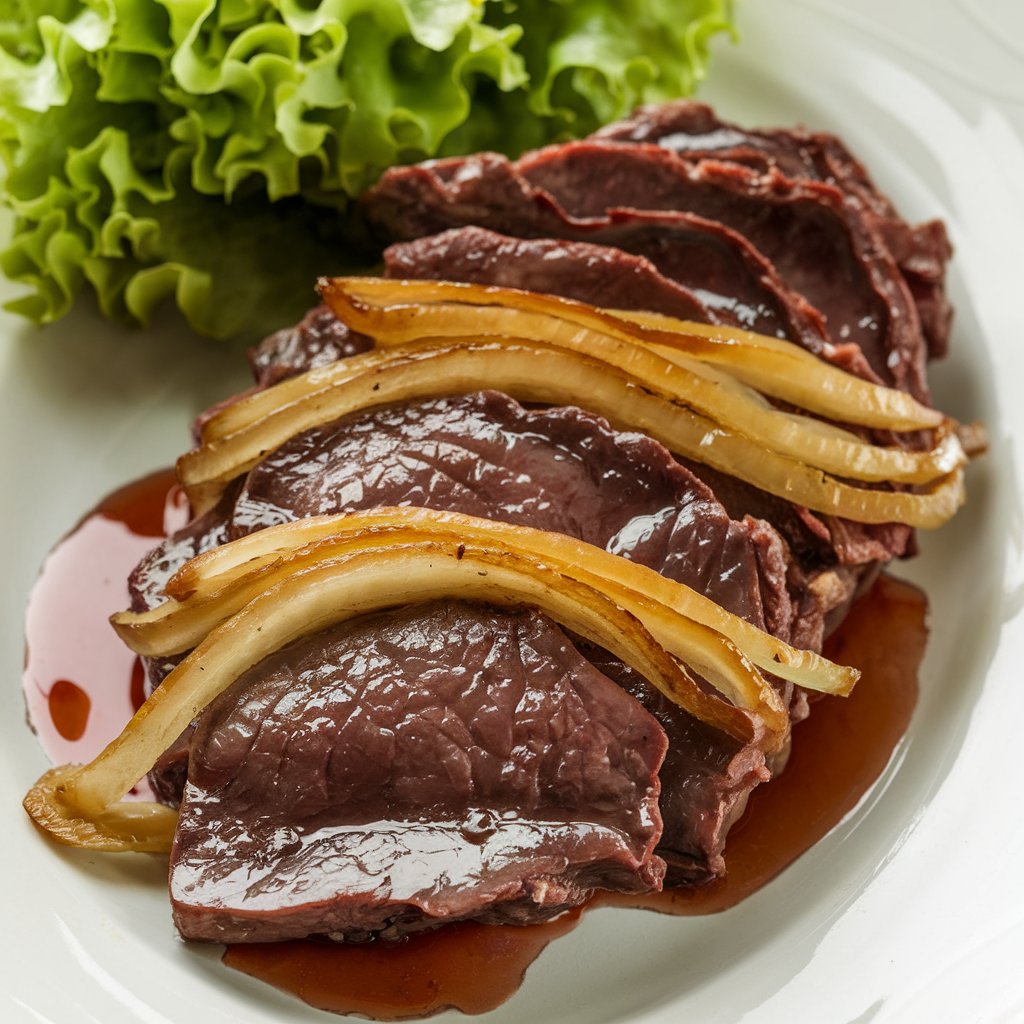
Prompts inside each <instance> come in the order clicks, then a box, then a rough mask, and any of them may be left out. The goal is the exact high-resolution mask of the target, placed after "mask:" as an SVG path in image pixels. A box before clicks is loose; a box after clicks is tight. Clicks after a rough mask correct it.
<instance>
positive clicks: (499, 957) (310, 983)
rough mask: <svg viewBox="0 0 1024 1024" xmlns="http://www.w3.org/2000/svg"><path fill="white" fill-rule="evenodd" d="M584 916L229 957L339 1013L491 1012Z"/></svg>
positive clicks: (284, 945) (287, 946) (259, 949)
mask: <svg viewBox="0 0 1024 1024" xmlns="http://www.w3.org/2000/svg"><path fill="white" fill-rule="evenodd" d="M580 914H581V911H580V910H575V911H573V912H571V913H568V914H563V915H562V916H561V917H559V918H558V919H557V920H555V921H549V922H547V923H545V924H534V925H527V926H525V927H517V926H515V925H486V924H477V923H475V922H473V921H464V922H461V923H459V924H453V925H449V926H448V927H446V928H438V929H436V930H434V931H429V932H419V933H418V934H414V935H407V936H405V937H404V938H402V939H399V940H397V941H395V942H367V943H359V944H351V945H338V944H336V943H333V942H313V941H299V942H268V943H246V944H241V943H240V944H236V945H232V946H229V947H228V949H227V952H226V953H225V954H224V963H226V964H227V965H228V966H229V967H234V968H236V969H237V970H239V971H244V972H245V973H246V974H250V975H252V976H253V977H255V978H259V979H260V980H261V981H266V982H269V983H270V984H271V985H276V986H277V987H278V988H281V989H284V990H285V991H286V992H291V993H292V994H293V995H296V996H298V997H299V998H300V999H302V1000H304V1001H305V1002H307V1003H309V1004H310V1005H312V1006H316V1007H318V1008H319V1009H321V1010H331V1011H333V1012H334V1013H358V1014H363V1015H364V1016H367V1017H370V1018H372V1019H373V1020H401V1019H403V1018H409V1017H426V1016H428V1015H430V1014H433V1013H437V1012H438V1011H439V1010H444V1009H449V1008H451V1009H456V1010H461V1011H462V1012H463V1013H486V1012H487V1011H488V1010H493V1009H494V1008H495V1007H497V1006H500V1005H501V1004H502V1003H504V1002H505V1001H506V1000H507V999H509V998H510V997H511V996H512V995H513V994H514V993H515V992H516V990H517V989H518V988H519V986H520V985H521V984H522V981H523V975H524V974H525V973H526V969H527V967H529V966H530V964H531V963H533V961H534V960H536V959H537V957H538V956H539V955H540V954H541V951H542V950H543V949H544V947H545V946H546V945H547V944H548V943H549V942H551V941H552V940H553V939H557V938H558V937H559V936H561V935H565V934H566V933H567V932H570V931H572V929H573V928H575V927H576V925H577V924H578V923H579V919H580Z"/></svg>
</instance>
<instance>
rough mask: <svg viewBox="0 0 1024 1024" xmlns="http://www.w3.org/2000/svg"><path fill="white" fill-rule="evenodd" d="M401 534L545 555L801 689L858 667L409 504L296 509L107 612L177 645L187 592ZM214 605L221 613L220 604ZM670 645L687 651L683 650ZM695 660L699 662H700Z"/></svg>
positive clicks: (234, 583) (158, 648)
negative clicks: (129, 607) (298, 515)
mask: <svg viewBox="0 0 1024 1024" xmlns="http://www.w3.org/2000/svg"><path fill="white" fill-rule="evenodd" d="M402 536H407V537H415V538H416V539H421V538H429V537H434V538H441V539H445V540H450V541H453V542H455V543H459V542H461V541H462V540H464V539H469V540H472V541H473V542H474V543H476V544H480V545H490V546H494V547H499V548H501V549H502V550H505V549H511V550H514V551H517V552H518V553H520V554H522V555H523V556H525V557H529V558H533V559H540V560H543V561H544V562H545V563H547V564H552V565H554V566H555V567H556V568H557V569H558V570H559V571H560V572H563V573H566V574H569V575H572V574H574V573H577V572H579V573H585V574H586V576H587V582H589V583H590V584H591V585H593V586H596V587H598V588H599V589H601V590H602V591H603V592H605V593H608V596H610V597H612V598H613V599H614V600H615V601H617V602H618V603H619V604H620V605H622V606H623V607H625V608H626V609H627V610H628V611H630V612H632V613H633V614H634V615H637V616H638V617H639V618H641V619H644V615H643V609H642V606H641V605H640V604H639V603H638V602H637V601H636V598H637V597H643V598H646V599H648V600H649V601H653V602H655V603H656V604H657V605H659V606H660V607H662V608H665V609H669V610H670V611H671V612H673V613H674V614H675V615H677V616H679V617H682V618H685V619H688V620H691V621H693V622H697V623H700V624H701V625H702V626H705V627H708V628H709V629H710V630H713V631H714V632H715V633H717V634H721V635H722V636H723V637H726V638H728V639H729V640H730V641H732V643H733V644H735V645H736V647H738V648H739V650H740V651H741V652H742V653H743V654H744V655H745V656H746V657H747V658H748V659H749V660H750V661H751V662H753V663H754V664H755V665H757V666H758V668H760V669H762V670H763V671H766V672H770V673H772V674H773V675H776V676H778V677H779V678H782V679H786V680H788V681H790V682H793V683H797V684H798V685H800V686H804V687H806V688H807V689H811V690H817V691H820V692H823V693H830V694H835V695H840V696H846V695H847V694H849V693H850V691H851V690H852V689H853V687H854V684H855V683H856V682H857V679H858V678H859V677H860V673H859V672H858V671H857V670H856V669H853V668H849V667H847V666H844V665H837V664H835V663H833V662H831V661H829V660H828V659H826V658H823V657H821V656H820V655H818V654H815V653H814V652H813V651H804V650H798V649H797V648H795V647H792V646H790V645H789V644H787V643H785V642H784V641H782V640H779V639H777V638H776V637H773V636H772V635H771V634H769V633H765V632H763V631H762V630H760V629H758V628H757V627H755V626H752V625H751V624H750V623H749V622H746V621H745V620H744V619H741V618H739V616H736V615H733V614H731V613H730V612H728V611H726V610H725V609H724V608H722V607H721V606H720V605H718V604H716V603H715V602H714V601H712V600H711V599H710V598H708V597H705V596H704V595H703V594H701V593H699V592H698V591H695V590H693V589H692V588H690V587H688V586H686V585H685V584H683V583H678V582H676V581H675V580H671V579H668V578H666V577H664V576H662V575H661V574H660V573H658V572H656V571H655V570H654V569H651V568H648V567H647V566H645V565H641V564H639V563H637V562H633V561H630V560H629V559H626V558H622V557H621V556H619V555H614V554H611V553H610V552H608V551H605V550H604V549H603V548H599V547H596V546H595V545H593V544H588V543H586V542H585V541H582V540H577V539H576V538H573V537H569V536H566V535H565V534H560V533H553V532H548V531H545V530H537V529H533V528H531V527H526V526H512V525H510V524H508V523H498V522H493V521H491V520H488V519H480V518H477V517H475V516H468V515H464V514H462V513H458V512H438V511H435V510H433V509H425V508H416V507H409V506H403V507H397V508H378V509H373V510H372V511H368V512H349V513H346V514H343V515H333V516H314V517H309V518H305V519H298V520H295V521H294V522H290V523H282V524H279V525H276V526H271V527H268V528H266V529H264V530H259V531H257V532H256V533H253V534H249V535H247V536H244V537H240V538H238V539H237V540H234V541H231V542H230V543H227V544H222V545H220V546H219V547H216V548H213V549H211V550H210V551H206V552H203V553H202V554H200V555H197V556H196V557H195V558H193V559H191V560H190V561H188V562H186V563H185V565H183V566H182V567H181V568H180V569H179V570H178V571H177V572H176V573H175V574H174V576H172V577H171V579H170V580H169V581H168V583H167V587H166V593H167V595H168V596H169V597H170V598H172V600H171V601H168V602H166V603H165V604H162V605H160V606H158V607H157V608H155V609H153V610H152V611H149V612H141V613H127V612H125V613H120V614H118V615H114V616H113V617H112V618H111V622H112V623H113V624H114V628H115V629H117V630H118V632H119V633H120V635H121V637H122V639H123V640H124V642H125V643H126V644H127V645H128V646H129V647H131V648H133V649H134V650H136V651H139V652H141V653H144V654H168V653H177V651H178V650H187V649H188V647H190V646H192V645H193V644H194V643H195V642H197V641H198V639H199V638H200V637H201V635H202V634H203V632H204V629H205V627H198V633H193V634H188V635H187V636H186V637H185V638H184V639H183V640H182V639H180V638H179V640H178V642H177V643H174V644H173V645H170V646H169V645H168V643H167V640H166V638H165V636H164V635H163V631H164V630H167V629H168V628H169V623H168V619H170V618H176V617H180V615H181V614H182V613H183V612H184V611H185V610H186V606H190V602H191V607H196V606H197V605H199V606H200V607H205V606H206V604H207V603H208V602H211V601H214V600H223V599H226V598H228V597H229V592H230V595H231V599H232V600H235V601H239V600H241V599H242V598H241V594H242V590H243V587H244V588H255V587H258V586H259V587H263V586H265V585H264V584H263V583H262V580H263V579H264V578H265V577H266V575H267V574H269V573H270V572H271V571H277V567H278V566H279V564H280V563H281V561H282V560H284V559H287V558H289V557H290V556H291V555H292V554H293V553H295V552H298V551H309V550H311V549H312V548H313V547H314V546H317V545H321V544H338V545H340V544H344V543H351V542H352V541H353V540H357V539H359V538H363V537H366V538H369V537H373V538H375V539H377V540H383V539H385V538H386V537H394V538H398V539H399V540H400V539H401V537H402ZM609 588H614V590H613V592H611V593H609ZM218 595H219V598H218ZM627 602H628V603H627ZM200 603H201V604H200ZM214 614H215V616H218V617H219V613H214ZM645 624H646V625H647V626H648V629H651V631H652V632H655V631H654V629H652V627H651V623H650V622H647V621H646V620H645ZM210 628H212V627H210ZM659 640H660V642H661V644H662V646H668V647H669V648H670V649H671V644H666V642H665V640H664V639H661V638H660V637H659ZM171 647H173V648H174V650H172V649H171ZM673 653H675V654H679V656H680V657H683V659H684V660H687V659H686V657H685V655H683V654H682V652H680V651H673ZM694 667H695V668H698V669H699V666H697V665H694ZM727 695H728V696H729V697H730V699H731V700H732V701H733V703H736V704H739V705H741V706H747V707H754V706H755V703H756V701H759V700H761V699H763V698H762V696H761V695H758V694H754V693H752V692H750V691H747V692H746V694H737V693H736V692H735V690H734V689H733V690H730V691H729V692H728V694H727Z"/></svg>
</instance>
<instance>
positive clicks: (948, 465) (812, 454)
mask: <svg viewBox="0 0 1024 1024" xmlns="http://www.w3.org/2000/svg"><path fill="white" fill-rule="evenodd" d="M353 282H354V283H353ZM387 283H388V284H391V285H392V286H394V285H395V283H396V282H387ZM409 283H410V284H411V283H413V282H409ZM362 286H363V281H362V280H361V279H359V278H338V279H335V280H333V281H331V282H330V284H329V285H328V286H327V288H325V291H324V296H325V298H327V300H328V302H329V304H330V305H331V308H332V309H333V311H334V312H335V314H336V315H337V316H338V317H339V318H340V319H341V320H342V321H344V322H345V323H346V324H348V326H350V327H351V328H352V329H353V330H356V331H359V332H360V333H362V334H366V335H369V336H371V337H373V338H374V339H375V340H376V342H377V344H378V345H383V346H395V345H403V344H407V343H411V342H414V341H420V340H426V341H430V342H433V341H440V340H442V339H444V340H462V341H473V340H476V339H479V338H481V337H506V338H528V339H531V340H536V341H543V342H546V343H548V344H550V345H555V346H557V347H559V348H566V349H569V350H571V351H575V352H580V353H581V354H583V355H588V356H591V357H593V358H597V359H601V360H602V361H604V362H606V363H608V364H609V365H611V366H615V367H617V368H618V369H620V370H624V371H625V372H626V373H629V374H631V375H632V376H633V377H635V378H637V379H638V380H641V381H643V382H644V383H645V384H648V385H649V386H651V387H654V388H656V389H658V390H659V391H661V392H664V393H666V394H669V395H671V396H672V397H673V398H676V399H679V400H681V401H683V402H685V403H686V405H688V406H690V407H691V408H692V409H694V410H695V411H696V412H698V413H700V414H702V415H704V416H707V417H708V418H710V419H712V420H714V421H715V422H716V423H719V424H721V425H722V426H724V427H726V428H728V429H729V430H730V431H733V432H734V433H742V434H744V435H746V436H747V437H749V438H751V439H752V440H756V441H757V442H758V443H759V444H761V445H762V446H764V447H765V448H770V449H771V450H772V451H775V452H778V453H779V454H782V455H786V456H789V457H790V458H793V459H796V460H797V461H799V462H803V463H806V464H807V465H809V466H814V467H815V468H817V469H821V470H824V471H825V472H827V473H832V474H835V475H837V476H842V477H844V478H846V479H850V480H859V481H863V482H867V483H877V482H881V481H886V482H891V483H911V484H920V483H930V482H932V481H934V480H936V479H938V478H940V477H943V476H946V475H947V474H949V473H952V472H953V471H954V470H956V469H958V468H959V467H960V466H962V465H964V464H966V462H967V456H966V455H965V454H964V452H963V450H962V448H961V447H960V442H959V440H958V438H957V435H956V433H955V432H954V431H953V430H952V429H949V428H946V429H944V430H943V431H942V434H941V437H940V441H939V443H938V444H937V445H936V446H935V447H934V448H933V449H932V450H930V451H908V450H906V449H904V448H899V447H893V448H884V447H880V446H878V445H874V444H871V443H869V442H866V441H864V440H863V439H862V438H860V437H857V436H856V435H855V434H851V433H850V432H849V431H847V430H842V429H840V428H839V427H836V426H833V425H832V424H830V423H823V422H822V421H821V420H816V419H812V418H810V417H807V416H801V415H795V414H793V413H789V412H783V411H780V410H778V409H776V408H774V407H773V406H772V405H771V404H770V403H768V402H767V401H766V400H765V399H764V398H763V397H762V396H761V395H760V394H758V393H757V392H756V391H755V390H753V389H752V388H750V387H748V386H747V385H746V384H743V383H741V382H739V381H738V380H736V379H734V378H733V377H731V376H729V374H727V373H725V372H723V371H722V370H720V369H718V368H716V367H713V366H702V365H701V364H700V363H699V362H696V361H694V360H691V359H685V358H682V357H679V356H678V355H677V354H676V353H675V352H673V351H671V350H666V349H664V348H663V347H660V348H659V347H646V346H644V345H638V344H637V343H636V342H635V341H629V342H626V341H622V340H620V339H619V338H617V337H613V336H611V335H609V334H606V333H603V332H600V331H595V330H592V329H590V328H588V327H581V326H579V325H578V324H576V323H574V322H572V321H569V320H560V319H558V318H556V317H553V316H549V315H547V314H542V313H534V312H530V311H526V310H520V309H512V308H506V307H499V306H473V305H469V304H468V303H453V302H431V303H420V304H407V305H394V306H377V305H372V306H369V305H366V304H363V303H362V302H361V301H359V300H358V299H356V298H355V297H354V296H355V294H358V293H360V291H361V288H362ZM390 291H391V290H389V292H388V294H390Z"/></svg>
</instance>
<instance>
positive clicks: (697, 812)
mask: <svg viewBox="0 0 1024 1024" xmlns="http://www.w3.org/2000/svg"><path fill="white" fill-rule="evenodd" d="M399 504H415V505H423V506H426V507H429V508H436V509H442V510H445V509H446V510H452V511H459V512H464V513H468V514H472V515H477V516H481V517H483V518H488V519H496V520H503V521H506V522H513V523H517V524H521V525H525V526H534V527H537V528H540V529H547V530H553V531H557V532H560V533H565V534H568V535H570V536H574V537H579V538H581V539H583V540H586V541H588V542H590V543H593V544H596V545H598V546H601V547H604V548H606V549H608V550H610V551H614V552H616V553H618V554H621V555H624V556H625V557H628V558H631V559H633V560H635V561H638V562H642V563H643V564H645V565H648V566H651V567H652V568H655V569H657V570H659V571H660V572H662V573H664V574H665V575H666V576H669V577H671V578H673V579H677V580H680V581H681V582H684V583H687V584H689V585H690V586H693V587H694V588H696V589H698V590H700V591H701V592H702V593H705V594H707V595H708V596H709V597H711V598H712V599H713V600H715V601H717V602H718V603H719V604H721V605H723V606H724V607H726V608H728V609H729V610H730V611H732V612H733V613H735V614H737V615H740V616H742V617H743V618H745V619H747V620H748V621H750V622H752V623H753V624H755V625H757V626H759V627H762V628H767V629H769V630H770V631H772V632H773V633H775V634H776V635H778V636H781V637H783V638H791V639H794V640H796V641H797V642H800V643H806V644H808V645H811V644H813V643H815V642H820V637H821V633H822V629H823V617H824V614H825V612H826V611H827V609H826V608H825V607H824V606H823V605H822V604H821V603H820V602H817V601H814V600H811V601H807V600H805V597H806V594H807V588H806V585H805V584H804V583H803V580H802V576H801V575H800V570H799V569H798V567H796V566H795V565H793V564H792V563H791V561H790V559H789V557H788V552H787V550H786V547H785V545H784V544H783V543H782V542H781V540H780V538H779V536H778V534H777V533H776V532H775V531H774V530H773V529H772V527H770V526H769V525H768V524H767V523H764V522H761V521H759V520H755V519H750V518H746V519H743V520H742V521H735V520H731V519H730V518H729V516H728V514H727V513H726V512H725V510H724V509H723V508H722V506H721V505H720V504H719V503H718V502H717V501H716V500H715V498H714V496H713V495H712V494H711V492H710V491H709V490H708V488H707V487H706V486H705V485H704V484H702V483H701V482H700V480H698V479H697V478H696V477H694V476H693V475H692V474H691V473H690V472H689V471H688V470H686V469H684V468H683V467H682V466H680V465H679V463H677V462H676V461H675V460H674V459H673V458H672V456H671V455H670V453H669V452H668V451H666V450H665V448H663V447H662V446H661V445H659V444H658V443H657V442H655V441H652V440H651V439H649V438H647V437H645V436H643V435H641V434H636V433H624V432H621V431H616V430H613V429H612V428H611V427H609V425H608V424H607V422H605V421H604V420H602V419H600V418H599V417H597V416H594V415H592V414H589V413H585V412H582V411H580V410H578V409H572V408H561V409H543V410H526V409H524V408H522V406H520V405H519V404H518V403H517V402H514V401H513V400H512V399H510V398H508V397H507V396H505V395H501V394H498V393H496V392H482V393H478V394H473V395H466V396H461V397H455V398H450V399H438V400H433V401H424V402H417V403H410V404H407V405H402V406H389V407H384V408H381V409H378V410H374V411H371V412H367V413H362V414H359V415H356V416H352V417H348V418H346V419H343V420H340V421H338V422H336V423H333V424H330V425H328V426H325V427H320V428H316V429H314V430H310V431H307V432H306V433H304V434H301V435H299V436H298V437H295V438H293V439H292V440H291V441H289V442H287V443H286V444H285V445H283V446H282V447H281V448H279V449H277V451H275V452H273V453H271V455H269V456H268V457H267V458H266V459H265V460H264V461H263V462H262V463H261V464H260V465H259V466H257V467H255V468H254V469H253V470H251V471H250V472H249V474H248V475H247V476H246V478H245V479H244V481H243V482H242V484H241V487H240V489H239V490H238V492H237V496H236V497H233V498H232V499H231V501H230V502H229V503H228V504H226V505H225V508H224V512H223V514H224V515H225V516H226V517H227V523H226V526H225V533H226V534H227V535H228V536H239V535H242V534H246V533H251V532H253V531H255V530H258V529H261V528H263V527H266V526H269V525H272V524H274V523H279V522H284V521H289V520H292V519H296V518H300V517H302V516H307V515H319V514H329V513H335V512H343V511H355V510H358V509H367V508H374V507H378V506H382V505H399ZM180 543H181V542H180V541H179V540H172V541H170V542H168V544H167V547H168V548H169V549H170V550H172V551H173V550H174V549H175V547H176V546H177V545H179V544H180ZM174 568H176V566H175V564H174V562H173V560H172V559H170V558H169V557H162V556H160V555H159V554H157V555H154V556H152V557H151V558H149V559H148V560H147V561H146V562H144V563H143V566H142V568H141V569H140V571H139V572H138V573H137V574H136V575H135V576H133V579H132V584H133V587H134V588H135V591H136V596H137V600H138V602H139V603H140V604H141V603H143V597H144V595H148V594H152V593H154V592H156V591H157V590H158V589H159V587H161V586H162V581H163V580H165V579H166V575H169V573H170V572H173V571H174ZM148 573H158V576H159V578H158V579H157V580H153V579H151V578H150V577H149V576H148V575H147V574H148ZM791 592H792V594H793V595H795V596H796V597H797V599H798V608H799V614H798V615H794V603H793V598H792V596H791ZM446 656H447V657H448V659H449V665H450V670H451V672H452V673H453V675H455V676H458V674H459V673H460V671H461V668H460V665H461V661H460V658H461V652H460V651H459V650H458V649H457V648H455V649H452V650H451V651H449V652H447V655H446ZM620 668H621V666H620ZM633 689H634V690H635V692H637V693H638V694H640V695H642V699H643V700H644V701H645V702H646V703H650V706H651V708H652V710H654V711H655V712H656V713H658V714H659V716H660V718H661V720H662V722H663V724H664V726H665V729H666V731H667V732H668V734H669V742H670V744H671V745H672V746H673V748H674V752H673V755H672V756H671V758H670V761H669V762H667V763H670V764H671V766H672V770H671V772H669V771H666V772H665V773H664V774H663V776H662V780H661V785H662V799H663V801H664V805H665V806H666V807H667V808H670V812H669V815H668V816H666V838H667V841H671V843H672V844H673V845H672V846H671V847H670V848H668V847H667V848H665V849H663V850H660V851H659V852H660V853H661V854H662V855H663V856H664V857H665V858H666V859H668V860H670V861H671V862H672V863H673V865H675V864H685V866H686V868H685V877H688V878H695V877H704V878H707V877H710V876H713V875H714V874H715V873H717V872H719V871H720V870H721V862H720V851H721V846H722V844H723V843H724V840H725V833H726V831H727V829H728V825H729V823H730V822H731V816H730V814H729V812H728V808H730V807H734V806H739V805H741V804H742V802H743V800H745V794H746V793H747V792H748V791H749V789H750V788H751V787H752V786H754V785H756V783H757V782H758V781H759V780H760V778H761V775H760V774H758V772H757V771H753V769H751V768H750V767H749V764H748V762H749V760H750V758H754V759H755V760H757V759H759V758H760V754H758V753H757V752H755V751H752V750H751V749H749V748H744V747H742V746H740V745H737V744H734V743H731V741H729V740H728V739H727V738H725V737H722V736H718V734H717V733H716V732H715V731H714V730H707V729H704V727H703V726H700V725H699V723H695V722H693V721H692V719H690V718H689V716H687V715H682V714H676V715H675V717H673V716H672V715H670V714H668V713H666V712H664V709H663V708H662V707H661V703H660V698H658V696H657V694H656V693H654V692H653V691H651V690H650V688H649V687H647V686H646V684H643V683H641V682H639V681H637V682H636V683H635V685H634V686H633ZM785 695H786V697H787V699H789V698H790V697H791V693H790V692H789V690H787V691H786V694H785ZM804 706H805V705H804V703H803V698H802V696H799V695H798V696H797V698H796V699H795V700H794V707H793V714H794V715H796V716H799V715H801V714H802V713H803V709H804ZM709 735H711V736H713V737H717V738H716V739H715V740H714V742H713V743H712V742H710V741H709V739H708V736H709ZM716 744H717V746H716ZM184 749H185V748H184V747H179V748H178V749H176V750H175V751H174V752H173V753H172V754H171V755H170V756H169V757H168V758H167V759H165V761H164V762H163V763H162V764H161V766H160V770H159V771H158V772H157V773H156V775H155V778H154V783H155V785H156V788H157V790H158V792H160V793H161V794H162V795H163V796H164V797H165V798H166V799H168V801H169V802H172V803H173V802H175V800H176V799H177V798H178V797H180V793H181V791H180V788H177V789H176V787H180V785H181V781H182V766H183V755H184ZM709 751H712V753H711V754H709V753H708V752H709ZM704 761H706V762H707V763H706V764H704V763H703V762H704ZM758 765H760V761H758ZM737 766H739V767H737ZM758 770H760V769H758ZM698 777H699V778H701V779H703V780H704V781H703V782H702V783H700V784H698V783H697V781H696V779H697V778H698ZM691 819H692V820H691ZM695 829H696V830H697V834H698V835H699V838H695V832H694V830H695Z"/></svg>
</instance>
